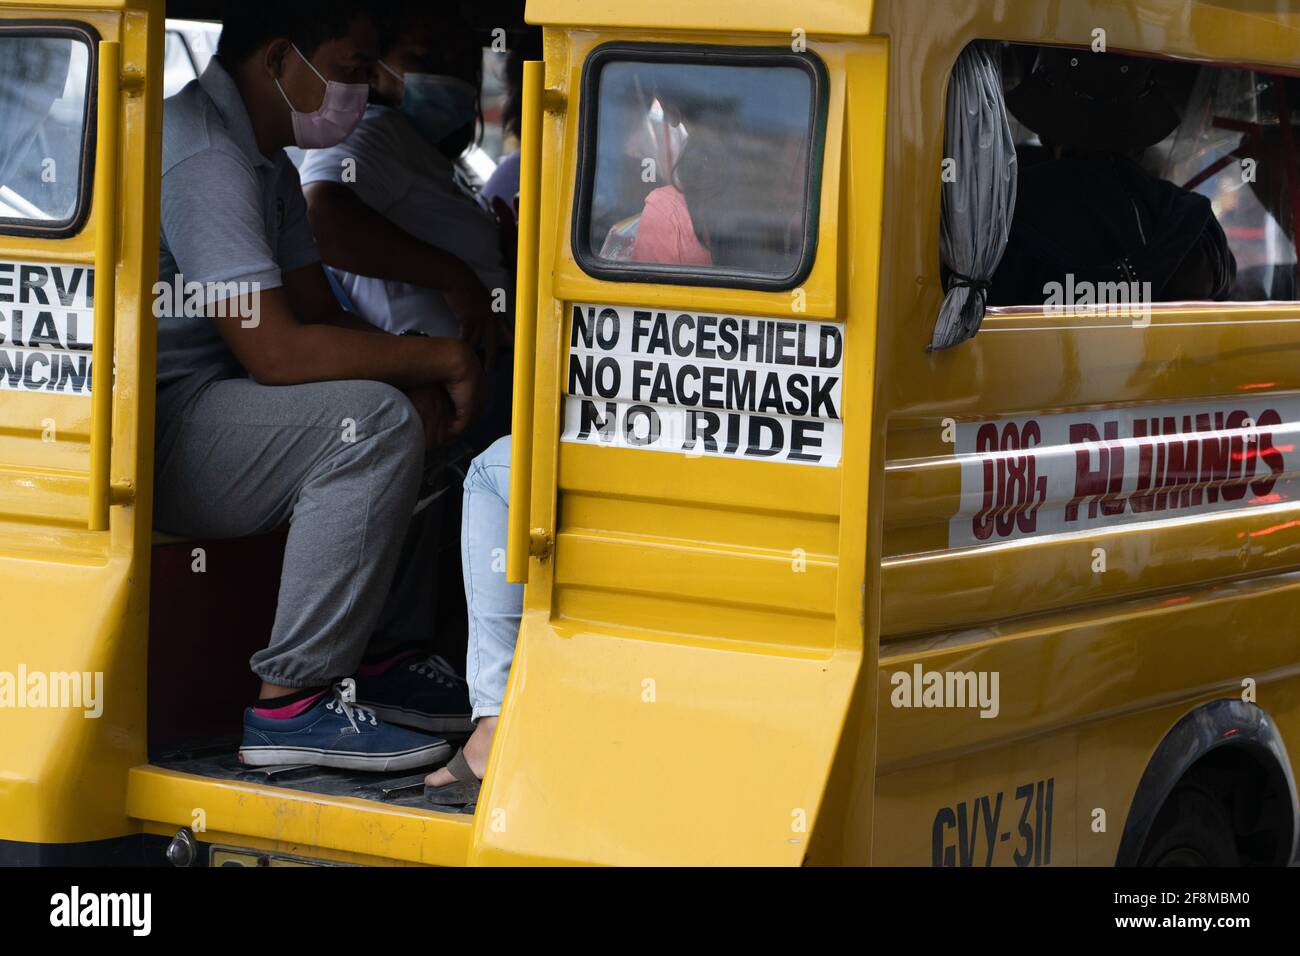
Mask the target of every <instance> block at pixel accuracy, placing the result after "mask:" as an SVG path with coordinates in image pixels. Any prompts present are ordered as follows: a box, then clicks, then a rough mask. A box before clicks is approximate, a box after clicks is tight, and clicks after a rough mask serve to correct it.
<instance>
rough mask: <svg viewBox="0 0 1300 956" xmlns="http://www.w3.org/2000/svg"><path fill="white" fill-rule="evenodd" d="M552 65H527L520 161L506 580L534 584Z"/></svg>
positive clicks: (541, 62)
mask: <svg viewBox="0 0 1300 956" xmlns="http://www.w3.org/2000/svg"><path fill="white" fill-rule="evenodd" d="M545 69H546V65H545V63H544V62H543V61H540V60H530V61H528V62H526V63H525V64H524V103H523V117H522V119H523V123H522V128H521V129H520V135H519V139H520V156H519V256H518V259H517V262H518V263H519V265H518V275H517V283H518V284H517V285H516V288H515V299H516V309H515V391H514V407H513V409H512V413H511V436H512V437H511V449H510V518H509V529H510V531H509V538H508V541H507V547H506V580H507V581H510V582H511V583H514V584H524V583H526V582H527V581H528V554H529V537H530V536H529V526H528V525H529V509H530V507H531V497H532V484H533V481H532V477H533V401H534V394H533V393H534V385H535V377H536V361H537V357H536V350H537V349H536V347H537V255H538V248H537V246H538V232H539V219H540V217H541V196H540V194H539V193H540V189H541V178H542V175H541V173H542V170H541V167H542V85H543V78H544V77H545Z"/></svg>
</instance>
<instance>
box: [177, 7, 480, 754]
mask: <svg viewBox="0 0 1300 956" xmlns="http://www.w3.org/2000/svg"><path fill="white" fill-rule="evenodd" d="M368 6H369V4H367V3H365V2H364V0H258V2H257V3H245V2H232V3H230V4H229V5H228V7H227V10H226V16H225V26H224V30H223V33H222V36H221V41H220V46H219V49H218V52H217V56H216V57H215V58H214V59H213V60H212V62H211V64H210V65H209V66H208V68H207V69H206V70H205V71H204V73H203V76H202V77H201V78H200V79H198V80H196V81H194V82H192V83H190V84H189V85H188V86H186V87H185V89H184V90H183V91H182V92H181V93H179V94H178V95H177V96H175V97H173V98H171V99H169V100H168V101H167V103H166V105H165V111H164V123H163V179H162V236H161V250H160V256H159V269H160V273H161V280H162V281H161V283H160V286H161V287H163V288H166V287H167V286H170V285H171V284H172V283H173V282H175V281H179V282H181V283H187V284H195V283H197V284H200V285H202V286H203V287H205V288H206V289H208V290H209V291H208V293H207V296H206V300H205V301H206V305H207V314H206V315H201V316H198V317H189V316H187V315H186V314H185V313H184V310H183V309H179V310H178V308H177V304H171V305H170V306H169V305H168V304H167V302H166V297H165V296H164V297H161V298H160V300H159V302H158V311H159V321H158V396H157V398H158V404H157V449H156V488H155V498H154V518H155V524H156V526H157V527H158V528H159V529H162V530H165V531H169V532H173V533H176V534H180V535H185V536H190V537H201V538H202V537H206V538H231V537H243V536H247V535H255V534H263V533H266V532H268V531H271V530H272V529H274V528H277V527H280V526H283V525H286V524H287V525H288V527H289V531H288V541H287V544H286V547H285V554H284V564H283V567H282V570H281V576H280V587H279V597H278V604H277V608H276V615H275V623H274V627H273V630H272V633H271V640H270V645H269V646H268V647H267V648H266V649H265V650H262V651H259V652H258V653H257V654H255V655H254V656H253V658H252V661H251V665H252V670H253V672H254V673H255V674H256V675H257V676H258V677H260V678H261V681H262V685H261V695H260V698H259V699H258V700H257V701H256V702H255V704H254V705H253V706H252V707H250V708H249V709H248V710H246V711H245V714H244V736H243V744H242V746H241V748H240V751H239V758H240V760H241V761H243V762H244V763H245V764H249V765H254V766H264V765H269V764H279V763H289V762H292V763H303V764H316V765H321V766H329V767H343V768H349V769H359V770H397V769H403V768H412V767H420V766H429V765H432V764H434V763H436V762H437V761H438V760H439V759H440V758H441V757H442V756H443V755H444V754H445V753H447V752H448V750H449V748H448V747H447V745H446V743H445V741H443V740H442V739H441V738H438V737H434V736H430V735H428V734H425V733H418V732H416V731H414V730H410V729H404V728H403V727H399V726H394V724H390V723H388V722H386V721H384V720H380V719H378V718H377V717H376V714H375V713H374V712H373V711H372V710H371V709H369V708H366V707H363V706H360V705H358V704H357V703H356V701H357V700H368V701H371V702H373V703H374V704H376V705H378V706H381V707H383V708H384V710H385V712H386V713H389V714H391V715H392V716H393V719H394V721H395V722H401V723H406V724H412V725H415V726H421V727H434V726H438V725H439V723H441V722H443V721H446V720H452V721H453V722H454V721H455V720H456V719H463V711H461V713H460V714H458V713H457V712H458V711H460V708H461V707H463V706H465V704H466V703H467V702H464V698H463V694H464V692H463V689H459V688H456V687H454V686H453V684H452V681H451V678H449V677H447V676H446V675H445V674H442V673H441V671H439V670H438V667H439V666H440V665H439V664H438V662H437V661H420V662H417V661H415V660H413V659H411V658H410V657H409V656H407V657H400V656H399V655H398V654H397V653H396V652H397V651H398V650H399V648H400V645H401V642H402V641H403V639H404V633H405V628H406V626H407V622H408V619H409V615H408V613H407V611H408V608H407V607H406V606H405V605H404V601H406V600H407V599H408V597H409V596H410V595H411V594H414V593H418V590H419V588H418V586H416V585H417V584H418V581H419V579H420V577H421V569H420V568H419V567H417V566H416V565H415V563H413V562H406V563H405V564H403V565H402V566H401V567H399V557H400V554H401V549H402V545H403V539H404V538H406V537H407V527H408V525H409V524H410V523H411V516H412V513H413V511H414V510H415V508H416V504H417V500H416V499H417V494H418V490H419V485H420V477H421V468H422V465H423V462H424V457H425V450H426V448H430V447H434V446H437V445H440V444H443V443H445V442H446V441H447V440H448V439H449V438H450V437H451V436H453V435H456V434H459V433H461V432H463V431H464V430H465V429H466V428H467V427H468V426H469V424H470V422H471V420H472V419H473V417H474V414H475V410H476V406H477V405H478V403H479V393H480V390H481V376H482V372H481V369H480V367H479V363H478V360H477V359H476V358H475V357H474V354H473V352H472V351H471V350H470V348H469V347H468V346H466V345H465V343H463V342H461V341H459V340H458V339H455V338H402V337H398V336H395V335H388V334H385V333H383V332H381V331H379V330H377V329H376V328H375V327H374V326H372V325H369V324H367V323H365V322H363V321H361V320H359V319H357V318H355V317H353V316H351V315H348V314H347V313H345V312H343V311H341V310H340V308H339V307H338V304H337V300H336V299H335V297H334V295H333V293H332V292H331V290H330V288H329V285H328V283H327V281H326V277H325V272H324V270H323V269H322V268H321V264H320V261H319V256H318V255H317V252H316V245H315V242H314V241H313V239H312V233H311V228H310V226H309V224H308V221H307V209H306V204H305V203H304V202H303V196H302V187H301V184H300V182H299V179H298V174H297V171H296V170H295V169H294V167H293V164H292V163H291V162H290V161H289V158H288V157H287V156H286V154H285V152H284V151H285V148H286V147H289V146H292V145H295V144H296V145H297V146H300V147H303V148H308V149H317V148H323V147H330V146H334V145H336V144H338V143H339V142H341V141H342V140H343V139H345V138H346V137H347V136H348V134H349V133H350V132H351V131H352V129H353V128H354V127H355V126H356V124H357V123H358V122H360V120H361V115H362V112H363V111H364V109H365V103H366V98H367V96H368V93H369V87H368V85H367V79H368V78H369V76H370V74H371V71H372V69H373V67H374V63H375V59H376V56H377V52H378V45H379V41H378V32H377V29H376V26H375V24H374V22H373V21H372V20H371V18H370V15H369V14H368V13H367V8H368ZM232 289H238V290H239V292H238V293H233V295H234V297H233V298H232ZM460 304H462V305H463V302H462V303H460ZM412 581H414V582H416V584H412V583H411V582H412ZM169 637H171V638H172V639H176V640H183V639H184V635H182V634H176V635H169ZM366 658H369V659H370V661H369V663H368V664H363V659H366ZM399 661H400V663H399ZM353 676H355V677H356V683H355V684H350V683H345V682H344V679H345V678H349V677H353ZM354 691H355V693H354ZM458 698H459V699H458Z"/></svg>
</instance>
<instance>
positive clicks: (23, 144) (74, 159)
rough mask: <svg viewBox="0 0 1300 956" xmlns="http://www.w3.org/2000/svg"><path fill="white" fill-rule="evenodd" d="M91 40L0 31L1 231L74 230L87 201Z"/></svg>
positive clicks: (63, 32) (66, 33)
mask: <svg viewBox="0 0 1300 956" xmlns="http://www.w3.org/2000/svg"><path fill="white" fill-rule="evenodd" d="M91 59H92V57H91V46H90V37H89V36H88V35H85V34H82V33H81V32H80V31H76V30H72V29H60V28H54V27H50V28H41V29H39V30H37V29H28V28H24V29H21V30H14V31H12V32H8V31H0V232H3V233H8V234H19V235H29V234H30V235H40V236H52V235H53V236H57V235H68V234H70V233H71V232H74V231H75V230H76V228H77V227H78V226H79V224H80V221H81V220H82V219H84V214H85V212H86V211H87V207H88V205H89V203H88V198H89V191H90V190H89V173H90V169H89V167H90V165H91V164H90V162H89V160H88V159H87V157H88V155H89V152H90V140H91V136H92V135H93V131H92V130H91V129H90V128H89V124H90V110H89V104H90V99H91V87H92V78H91Z"/></svg>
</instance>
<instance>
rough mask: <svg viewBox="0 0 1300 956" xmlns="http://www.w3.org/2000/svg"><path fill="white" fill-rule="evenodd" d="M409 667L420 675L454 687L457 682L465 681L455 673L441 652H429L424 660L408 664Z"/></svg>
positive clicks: (462, 682)
mask: <svg viewBox="0 0 1300 956" xmlns="http://www.w3.org/2000/svg"><path fill="white" fill-rule="evenodd" d="M409 668H410V670H413V671H415V673H417V674H419V675H420V676H421V677H429V678H432V679H433V680H434V681H436V682H438V683H439V684H443V685H445V686H447V687H455V686H456V685H458V684H464V683H465V679H464V678H463V677H461V676H460V675H459V674H457V673H456V671H455V670H454V669H453V668H452V666H451V664H450V663H448V662H447V659H446V658H445V657H443V656H442V655H441V654H430V655H429V656H428V657H426V658H425V659H424V660H422V661H416V662H415V663H414V664H411V665H409Z"/></svg>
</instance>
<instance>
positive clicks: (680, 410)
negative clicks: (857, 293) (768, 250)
mask: <svg viewBox="0 0 1300 956" xmlns="http://www.w3.org/2000/svg"><path fill="white" fill-rule="evenodd" d="M570 316H571V321H570V329H569V362H568V368H567V371H566V388H565V392H566V397H565V402H564V431H563V433H562V435H561V438H562V440H564V441H566V442H574V443H579V444H589V445H604V446H611V447H618V448H632V449H639V450H645V451H666V452H674V453H676V454H682V455H688V456H705V455H707V456H711V457H720V458H741V459H748V460H752V461H778V462H789V463H793V464H803V465H823V466H828V467H833V466H835V465H838V464H839V461H840V453H841V449H842V445H843V424H842V422H841V418H840V409H841V393H842V386H841V378H842V375H841V370H842V366H843V362H844V327H843V325H841V324H840V323H837V322H817V321H802V320H793V319H772V318H758V317H754V316H738V315H723V314H704V313H696V312H682V311H678V310H661V309H650V308H636V307H630V308H629V307H619V306H612V305H588V304H580V303H579V304H574V305H573V306H572V307H571V313H570Z"/></svg>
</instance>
